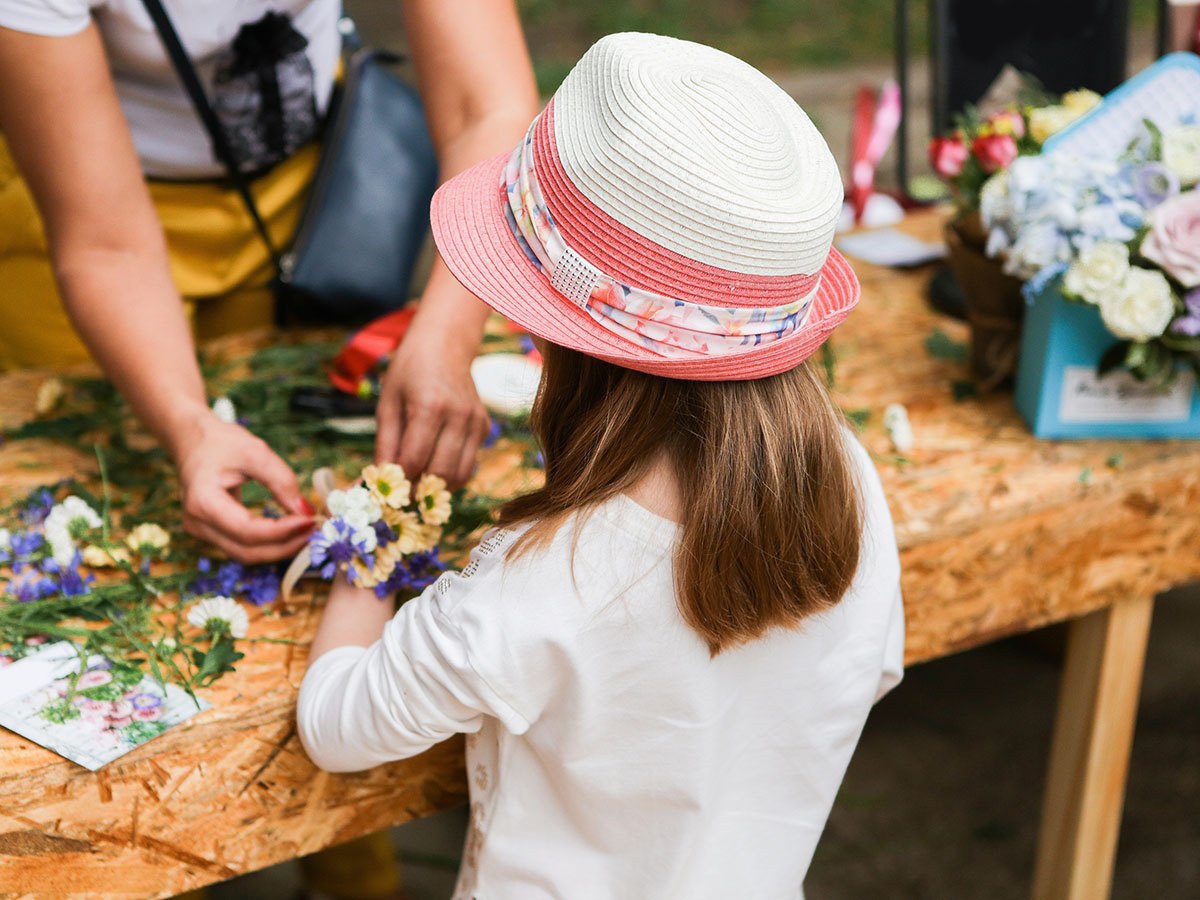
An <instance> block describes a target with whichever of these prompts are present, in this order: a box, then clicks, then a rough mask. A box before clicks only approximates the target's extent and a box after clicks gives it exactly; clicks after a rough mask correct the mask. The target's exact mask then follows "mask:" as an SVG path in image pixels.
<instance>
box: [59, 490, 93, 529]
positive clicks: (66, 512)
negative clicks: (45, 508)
mask: <svg viewBox="0 0 1200 900" xmlns="http://www.w3.org/2000/svg"><path fill="white" fill-rule="evenodd" d="M60 524H61V525H64V526H66V527H67V528H68V529H69V530H70V529H83V530H87V529H90V528H99V527H100V525H101V522H100V516H99V515H98V514H97V513H96V511H95V510H94V509H92V508H91V507H90V506H88V505H87V501H85V500H84V499H83V498H81V497H76V496H75V495H74V494H72V495H71V496H70V497H68V498H67V499H66V500H64V501H63V502H62V503H58V504H56V505H55V506H54V507H53V508H52V509H51V510H50V514H49V515H47V516H46V530H47V531H49V530H50V529H51V528H53V527H56V526H58V525H60Z"/></svg>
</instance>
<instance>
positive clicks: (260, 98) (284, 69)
mask: <svg viewBox="0 0 1200 900" xmlns="http://www.w3.org/2000/svg"><path fill="white" fill-rule="evenodd" d="M307 46H308V39H307V38H305V37H304V35H302V34H301V33H300V32H299V31H297V30H296V29H295V28H294V27H293V26H292V19H291V17H290V16H288V15H287V14H286V13H280V12H268V13H267V14H266V15H264V16H263V17H262V18H261V19H259V20H258V21H257V22H250V23H247V24H245V25H243V26H242V27H241V29H240V30H239V31H238V33H237V36H236V37H235V38H234V39H233V43H232V44H231V45H230V47H229V49H228V50H226V51H225V52H224V53H222V54H221V56H220V58H219V59H218V61H217V68H216V73H215V75H214V77H213V100H212V105H213V109H214V111H215V112H216V114H217V116H218V117H219V118H220V120H221V124H222V125H223V126H224V128H225V133H226V136H227V137H228V138H229V144H230V146H231V148H232V149H233V154H234V156H235V158H236V159H237V161H238V166H239V168H241V170H242V171H243V172H247V173H253V172H260V171H262V170H264V169H268V168H270V167H271V166H273V165H275V164H276V163H278V162H282V161H283V160H285V159H287V158H288V157H289V156H291V155H292V154H293V153H294V152H295V151H296V150H297V149H299V148H300V147H301V146H303V145H304V144H306V143H308V142H309V141H311V140H312V139H313V138H314V137H315V136H316V133H317V127H318V120H317V104H316V90H315V79H314V76H313V68H312V63H311V62H310V61H309V59H308V56H307V54H306V53H305V52H304V50H305V48H306V47H307Z"/></svg>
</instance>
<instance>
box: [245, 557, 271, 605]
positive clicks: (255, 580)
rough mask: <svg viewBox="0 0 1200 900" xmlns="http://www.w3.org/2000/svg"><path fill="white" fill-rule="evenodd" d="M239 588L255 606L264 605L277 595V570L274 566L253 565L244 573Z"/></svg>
mask: <svg viewBox="0 0 1200 900" xmlns="http://www.w3.org/2000/svg"><path fill="white" fill-rule="evenodd" d="M241 588H242V591H243V592H244V593H245V594H246V598H247V599H248V600H249V601H250V602H251V603H253V604H254V605H255V606H266V605H267V604H268V603H271V602H272V601H274V600H275V598H276V597H278V596H279V570H278V569H277V568H276V567H275V566H255V567H254V568H252V569H250V570H249V571H248V572H247V573H246V576H245V578H244V579H243V580H242V585H241Z"/></svg>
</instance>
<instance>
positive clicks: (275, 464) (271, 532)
mask: <svg viewBox="0 0 1200 900" xmlns="http://www.w3.org/2000/svg"><path fill="white" fill-rule="evenodd" d="M187 438H188V439H186V440H183V441H181V442H180V443H177V444H176V446H175V447H174V448H173V450H174V451H175V452H174V454H173V455H174V456H175V460H176V464H177V465H178V467H179V480H180V483H181V485H182V489H183V524H184V528H186V529H187V530H188V532H189V533H191V534H194V535H195V536H196V537H198V538H201V539H203V540H206V541H209V542H211V543H213V544H216V545H217V546H218V547H219V548H220V549H221V550H223V551H225V552H226V553H228V554H229V555H230V556H232V557H234V558H235V559H238V560H240V561H241V562H244V563H259V562H270V561H274V560H278V559H284V558H286V557H289V556H294V555H295V554H296V553H298V552H300V549H301V548H302V547H303V546H304V543H305V541H307V540H308V535H309V533H310V532H311V531H312V529H313V525H314V520H313V516H312V509H311V507H309V505H308V503H307V502H306V501H305V500H304V498H303V497H302V496H301V494H300V484H299V481H298V480H297V478H296V474H295V473H294V472H293V471H292V470H291V468H290V467H289V466H288V464H287V463H285V462H284V461H283V460H282V459H280V458H279V457H278V456H276V455H275V454H274V453H273V452H272V451H271V448H270V447H268V446H267V445H266V443H264V442H263V441H262V440H260V439H259V438H257V437H255V436H254V435H252V434H251V433H250V432H248V431H247V430H246V429H244V428H242V427H241V426H240V425H231V424H229V423H227V422H222V421H221V420H220V419H218V418H217V417H216V416H215V415H213V414H212V413H211V412H206V413H205V414H204V416H203V418H202V419H201V421H200V422H199V423H198V424H197V425H195V427H194V428H193V429H192V430H191V432H190V434H189V435H188V436H187ZM251 480H253V481H258V482H260V483H261V484H262V485H264V486H265V487H266V488H267V489H268V490H269V491H270V492H271V494H272V496H273V497H274V498H275V501H276V502H277V503H278V504H279V505H280V506H281V507H282V508H283V509H284V510H285V512H287V513H290V515H285V516H284V517H283V518H281V519H268V518H265V517H261V516H255V515H252V514H251V513H250V511H249V510H248V509H246V507H244V506H242V504H241V503H240V502H238V500H237V499H235V495H234V491H235V490H236V489H237V488H239V487H240V486H241V485H243V484H245V483H246V482H247V481H251Z"/></svg>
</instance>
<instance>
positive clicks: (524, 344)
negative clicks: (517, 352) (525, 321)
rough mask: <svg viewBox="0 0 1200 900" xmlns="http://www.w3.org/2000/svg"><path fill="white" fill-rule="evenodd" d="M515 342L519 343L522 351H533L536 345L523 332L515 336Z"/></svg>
mask: <svg viewBox="0 0 1200 900" xmlns="http://www.w3.org/2000/svg"><path fill="white" fill-rule="evenodd" d="M517 343H518V344H520V345H521V352H522V353H533V352H534V351H535V350H536V349H537V346H536V345H535V344H534V343H533V338H531V337H530V336H529V335H527V334H523V335H521V336H520V337H519V338H517Z"/></svg>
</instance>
